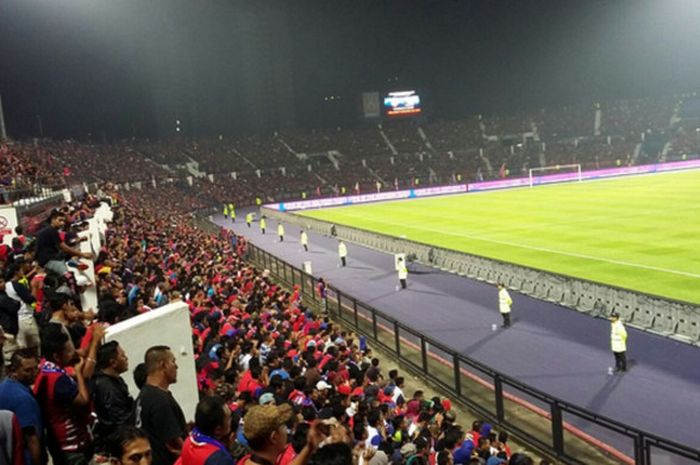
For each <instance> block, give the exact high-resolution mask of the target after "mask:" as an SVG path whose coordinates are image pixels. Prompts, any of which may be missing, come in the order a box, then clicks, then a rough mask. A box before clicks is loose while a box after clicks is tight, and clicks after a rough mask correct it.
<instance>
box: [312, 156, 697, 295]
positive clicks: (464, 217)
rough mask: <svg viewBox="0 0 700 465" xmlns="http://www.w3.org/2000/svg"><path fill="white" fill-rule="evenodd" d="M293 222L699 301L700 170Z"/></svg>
mask: <svg viewBox="0 0 700 465" xmlns="http://www.w3.org/2000/svg"><path fill="white" fill-rule="evenodd" d="M300 214H301V215H305V216H309V217H313V218H318V219H321V220H326V221H330V222H333V223H336V224H343V225H349V226H354V227H357V228H361V229H365V230H369V231H375V232H379V233H383V234H388V235H392V236H401V235H405V236H406V238H407V239H411V240H414V241H417V242H422V243H426V244H432V245H436V246H439V247H444V248H448V249H453V250H459V251H463V252H468V253H473V254H476V255H481V256H484V257H490V258H495V259H499V260H503V261H508V262H512V263H518V264H521V265H525V266H529V267H533V268H538V269H542V270H547V271H552V272H555V273H561V274H565V275H569V276H575V277H579V278H583V279H588V280H592V281H598V282H601V283H606V284H610V285H614V286H619V287H623V288H628V289H634V290H638V291H641V292H646V293H651V294H656V295H660V296H665V297H670V298H673V299H678V300H684V301H688V302H693V303H700V234H699V233H700V170H697V171H683V172H676V173H667V174H658V175H650V176H635V177H627V178H619V179H611V180H604V181H594V182H581V183H570V184H558V185H548V186H541V187H536V188H533V189H529V188H525V189H514V190H503V191H494V192H485V193H474V194H465V195H456V196H448V197H433V198H427V199H413V200H406V201H396V202H384V203H375V204H366V205H358V206H349V207H338V208H329V209H321V210H313V211H306V212H303V213H300Z"/></svg>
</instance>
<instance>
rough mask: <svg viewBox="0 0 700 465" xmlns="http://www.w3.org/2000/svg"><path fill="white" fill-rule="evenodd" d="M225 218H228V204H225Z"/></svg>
mask: <svg viewBox="0 0 700 465" xmlns="http://www.w3.org/2000/svg"><path fill="white" fill-rule="evenodd" d="M224 218H228V205H226V204H224Z"/></svg>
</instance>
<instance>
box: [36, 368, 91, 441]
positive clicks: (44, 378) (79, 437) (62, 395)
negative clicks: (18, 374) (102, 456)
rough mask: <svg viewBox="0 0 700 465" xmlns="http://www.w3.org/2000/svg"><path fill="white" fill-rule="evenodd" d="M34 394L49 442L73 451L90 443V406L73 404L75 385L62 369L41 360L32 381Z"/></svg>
mask: <svg viewBox="0 0 700 465" xmlns="http://www.w3.org/2000/svg"><path fill="white" fill-rule="evenodd" d="M34 395H35V397H36V399H37V400H38V401H39V406H40V408H41V411H42V413H43V416H44V422H45V423H46V427H47V430H48V437H49V442H50V443H51V445H53V446H55V447H57V448H58V449H60V450H61V451H63V452H76V451H81V450H85V448H86V447H87V446H89V445H90V443H92V435H91V434H90V430H89V424H90V409H89V407H87V406H86V407H78V406H74V405H73V401H74V399H75V397H76V396H77V395H78V385H77V383H76V382H75V380H74V379H73V378H71V377H70V376H69V375H68V374H67V373H66V371H65V370H64V369H63V368H61V367H59V366H58V365H55V364H53V363H51V362H48V361H45V362H43V363H42V364H41V366H40V369H39V375H38V376H37V378H36V382H35V383H34Z"/></svg>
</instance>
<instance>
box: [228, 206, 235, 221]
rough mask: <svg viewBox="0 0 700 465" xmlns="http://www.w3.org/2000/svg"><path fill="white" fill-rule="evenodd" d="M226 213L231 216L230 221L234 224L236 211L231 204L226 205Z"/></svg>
mask: <svg viewBox="0 0 700 465" xmlns="http://www.w3.org/2000/svg"><path fill="white" fill-rule="evenodd" d="M228 213H229V215H231V221H233V222H234V223H235V222H236V209H235V208H234V206H233V203H230V204H228Z"/></svg>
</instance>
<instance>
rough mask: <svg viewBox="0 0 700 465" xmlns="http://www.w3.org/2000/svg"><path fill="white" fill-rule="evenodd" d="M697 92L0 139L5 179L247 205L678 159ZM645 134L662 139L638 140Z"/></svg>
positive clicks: (686, 147)
mask: <svg viewBox="0 0 700 465" xmlns="http://www.w3.org/2000/svg"><path fill="white" fill-rule="evenodd" d="M694 98H695V97H693V96H678V97H675V96H674V97H666V98H648V99H637V100H626V101H616V102H606V103H603V104H599V103H596V104H577V105H569V106H563V107H555V108H547V109H542V110H539V111H534V112H530V113H522V114H511V115H509V114H506V115H476V116H472V117H470V118H467V119H464V120H460V121H435V122H430V123H425V122H422V121H400V120H395V121H387V122H383V123H382V124H373V125H367V126H365V127H359V128H335V129H332V130H323V131H321V130H317V131H311V132H301V131H297V132H293V131H284V132H281V133H280V132H275V133H273V134H270V135H263V134H257V135H249V136H245V137H229V136H224V135H218V136H216V137H210V138H199V139H185V138H182V137H181V136H180V137H178V138H173V139H170V140H166V141H160V142H156V141H149V140H146V141H137V140H129V141H120V142H117V143H114V144H96V143H94V142H90V141H88V142H82V143H81V142H77V141H51V140H40V141H34V142H33V143H19V142H9V143H0V152H1V153H2V155H3V156H4V157H5V160H7V163H4V164H3V168H2V171H0V184H1V186H0V188H1V189H4V191H5V192H6V191H12V190H16V189H28V188H31V187H32V186H36V185H44V186H46V185H51V186H64V185H71V184H75V183H82V182H106V181H109V182H114V183H118V184H119V185H120V186H124V187H126V186H128V188H135V189H139V188H141V187H143V186H150V185H153V184H155V185H156V186H165V188H166V189H171V188H175V189H178V190H180V191H185V192H186V194H187V195H190V196H192V197H196V198H197V202H199V203H205V204H208V205H217V204H220V203H223V202H231V201H233V202H235V203H236V204H238V205H242V204H255V203H257V201H258V199H259V201H260V202H271V201H279V200H287V199H298V198H312V197H322V196H331V195H349V194H355V193H367V192H375V191H376V190H377V189H380V190H386V189H405V188H410V187H424V186H430V185H436V184H451V183H452V184H454V183H462V182H475V181H482V180H488V179H494V178H499V177H516V176H527V173H528V169H529V168H534V167H543V166H556V165H562V164H581V165H582V167H583V169H597V168H606V167H616V166H624V165H630V164H636V163H652V162H657V161H666V160H682V159H687V158H688V157H695V156H697V154H698V153H699V152H700V142H699V141H700V138H698V137H697V134H698V132H697V131H696V128H697V122H696V119H694V117H692V118H691V117H687V116H685V117H684V115H686V114H687V113H688V112H687V111H686V107H690V106H692V104H694V100H693V99H694ZM686 102H690V103H689V104H687V105H686ZM645 139H646V140H651V139H655V140H657V141H661V142H660V143H658V142H657V144H656V145H654V144H647V145H645V144H644V141H645ZM642 152H644V153H643V156H642ZM5 198H6V199H7V196H5Z"/></svg>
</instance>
